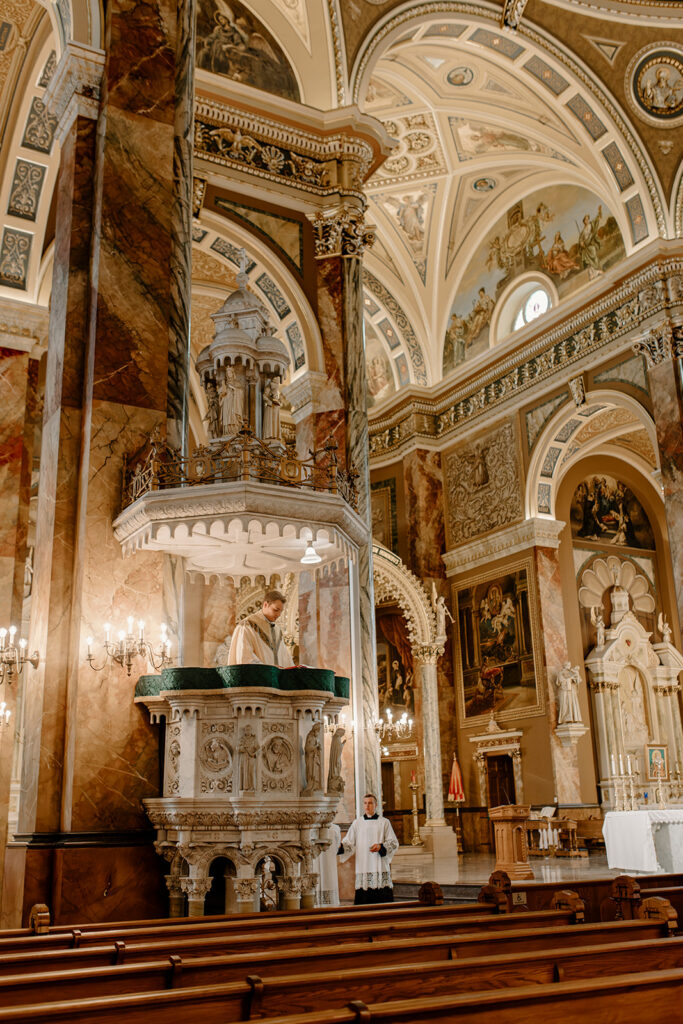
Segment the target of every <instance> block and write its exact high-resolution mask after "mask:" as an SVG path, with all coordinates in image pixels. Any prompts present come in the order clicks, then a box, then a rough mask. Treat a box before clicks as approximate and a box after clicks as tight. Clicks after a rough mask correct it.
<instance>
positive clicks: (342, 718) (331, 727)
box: [323, 711, 355, 738]
mask: <svg viewBox="0 0 683 1024" xmlns="http://www.w3.org/2000/svg"><path fill="white" fill-rule="evenodd" d="M354 726H355V723H354V721H353V719H352V718H348V719H347V717H346V715H345V714H344V712H343V711H342V712H341V714H339V715H332V717H330V716H329V715H324V716H323V730H324V732H325V735H327V736H332V735H334V733H335V731H336V730H337V729H339V728H341V729H346V736H347V738H349V737H351V736H353V730H354Z"/></svg>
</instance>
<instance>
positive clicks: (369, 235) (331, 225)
mask: <svg viewBox="0 0 683 1024" xmlns="http://www.w3.org/2000/svg"><path fill="white" fill-rule="evenodd" d="M309 220H310V221H311V223H312V224H313V232H314V242H315V258H316V259H317V260H324V259H329V258H330V257H331V256H343V257H352V256H356V257H362V255H363V253H364V252H365V250H366V248H368V249H369V248H370V246H371V245H372V243H373V242H374V240H375V229H374V227H366V225H365V211H364V209H362V208H361V207H360V206H355V205H354V206H352V205H350V204H349V203H343V204H342V205H340V206H334V207H330V208H328V209H327V210H323V211H321V212H319V213H315V214H310V215H309Z"/></svg>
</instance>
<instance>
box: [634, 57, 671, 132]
mask: <svg viewBox="0 0 683 1024" xmlns="http://www.w3.org/2000/svg"><path fill="white" fill-rule="evenodd" d="M626 95H627V96H628V100H629V103H630V105H631V107H632V108H633V109H634V110H635V112H636V114H638V116H639V117H640V118H641V119H642V120H643V121H647V122H648V124H654V125H657V127H658V128H671V127H674V126H675V125H679V124H683V50H681V49H680V47H678V46H676V45H675V44H674V43H658V44H656V45H655V46H648V47H646V48H645V49H644V50H640V51H639V53H637V54H636V55H635V57H634V58H633V59H632V60H631V62H630V64H629V66H628V68H627V70H626Z"/></svg>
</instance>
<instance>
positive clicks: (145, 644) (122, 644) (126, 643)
mask: <svg viewBox="0 0 683 1024" xmlns="http://www.w3.org/2000/svg"><path fill="white" fill-rule="evenodd" d="M134 622H135V620H134V618H133V616H132V615H129V616H128V632H127V633H125V632H124V631H123V630H120V631H119V633H118V634H117V639H116V640H112V635H111V626H110V624H109V623H108V622H105V624H104V644H103V647H104V661H103V662H102V664H101V665H96V664H95V657H94V655H93V643H94V641H93V638H92V637H91V636H89V637H88V639H87V644H88V653H87V655H86V661H87V662H88V664H89V665H90V668H91V669H93V670H94V671H95V672H101V671H102V669H104V668H106V666H107V664H112V663H113V664H116V665H120V666H121V668H125V669H126V673H127V674H128V675H130V674H131V670H132V668H133V662H134V661H135V659H136V658H146V659H147V661H148V662H149V663H150V664H151V665H152V667H153V668H154V670H155V671H156V672H159V671H160V670H161V669H162V668H163V667H164V666H165V665H170V663H171V660H172V659H171V641H170V639H169V636H168V627H167V626H166V623H165V622H162V624H161V637H160V640H159V646H158V648H157V649H156V650H154V647H153V646H152V644H151V643H150V642H149V640H145V623H144V621H143V620H142V619H140V620H139V621H138V633H137V636H136V635H135V632H134Z"/></svg>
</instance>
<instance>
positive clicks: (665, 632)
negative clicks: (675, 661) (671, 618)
mask: <svg viewBox="0 0 683 1024" xmlns="http://www.w3.org/2000/svg"><path fill="white" fill-rule="evenodd" d="M657 629H658V630H659V632H660V633H661V634H662V642H663V643H665V644H670V643H671V626H670V625H669V623H668V622H667V621H666V615H665V614H664V612H660V613H659V618H658V619H657Z"/></svg>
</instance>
